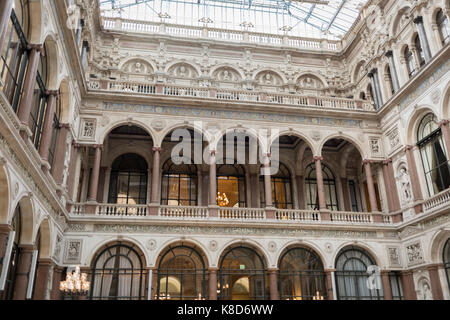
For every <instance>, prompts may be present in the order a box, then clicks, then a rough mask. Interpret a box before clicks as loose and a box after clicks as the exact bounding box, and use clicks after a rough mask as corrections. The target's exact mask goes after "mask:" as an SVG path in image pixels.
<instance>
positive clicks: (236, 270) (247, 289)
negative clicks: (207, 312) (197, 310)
mask: <svg viewBox="0 0 450 320" xmlns="http://www.w3.org/2000/svg"><path fill="white" fill-rule="evenodd" d="M219 265H220V269H219V288H218V290H219V294H218V298H219V299H224V300H262V299H266V298H267V296H266V292H267V291H268V290H266V272H265V265H264V260H263V258H262V257H261V256H260V255H259V254H258V253H257V252H256V251H255V250H253V249H250V248H248V247H242V246H238V247H234V248H229V249H227V250H226V251H225V253H224V254H223V256H222V258H221V260H220V264H219Z"/></svg>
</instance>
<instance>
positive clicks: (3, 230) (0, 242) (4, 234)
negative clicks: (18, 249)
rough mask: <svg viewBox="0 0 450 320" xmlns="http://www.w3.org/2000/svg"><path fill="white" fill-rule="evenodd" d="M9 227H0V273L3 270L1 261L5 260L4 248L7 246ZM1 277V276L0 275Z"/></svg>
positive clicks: (4, 225) (5, 225) (7, 225)
mask: <svg viewBox="0 0 450 320" xmlns="http://www.w3.org/2000/svg"><path fill="white" fill-rule="evenodd" d="M10 232H11V226H10V225H9V224H2V225H0V273H1V270H2V268H3V263H4V261H3V259H4V258H5V253H6V246H7V245H8V239H9V233H10ZM0 275H1V274H0Z"/></svg>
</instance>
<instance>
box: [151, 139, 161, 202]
mask: <svg viewBox="0 0 450 320" xmlns="http://www.w3.org/2000/svg"><path fill="white" fill-rule="evenodd" d="M152 150H153V171H152V198H151V202H152V203H153V204H159V198H158V186H159V167H160V162H161V151H162V148H161V147H153V149H152Z"/></svg>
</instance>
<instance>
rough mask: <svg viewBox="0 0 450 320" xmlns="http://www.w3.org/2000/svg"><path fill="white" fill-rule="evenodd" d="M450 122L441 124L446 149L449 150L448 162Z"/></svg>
mask: <svg viewBox="0 0 450 320" xmlns="http://www.w3.org/2000/svg"><path fill="white" fill-rule="evenodd" d="M449 123H450V120H442V121H441V122H439V127H440V128H441V131H442V138H443V140H444V144H445V148H446V149H447V160H448V159H450V125H449Z"/></svg>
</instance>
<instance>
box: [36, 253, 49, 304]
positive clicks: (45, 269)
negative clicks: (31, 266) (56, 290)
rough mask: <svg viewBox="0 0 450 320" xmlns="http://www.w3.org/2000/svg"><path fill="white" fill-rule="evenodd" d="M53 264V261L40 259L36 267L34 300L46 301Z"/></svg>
mask: <svg viewBox="0 0 450 320" xmlns="http://www.w3.org/2000/svg"><path fill="white" fill-rule="evenodd" d="M52 265H53V262H52V260H51V259H40V260H39V261H38V263H37V267H36V282H35V287H34V294H33V300H45V295H46V293H47V284H48V276H49V272H50V269H51V266H52Z"/></svg>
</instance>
